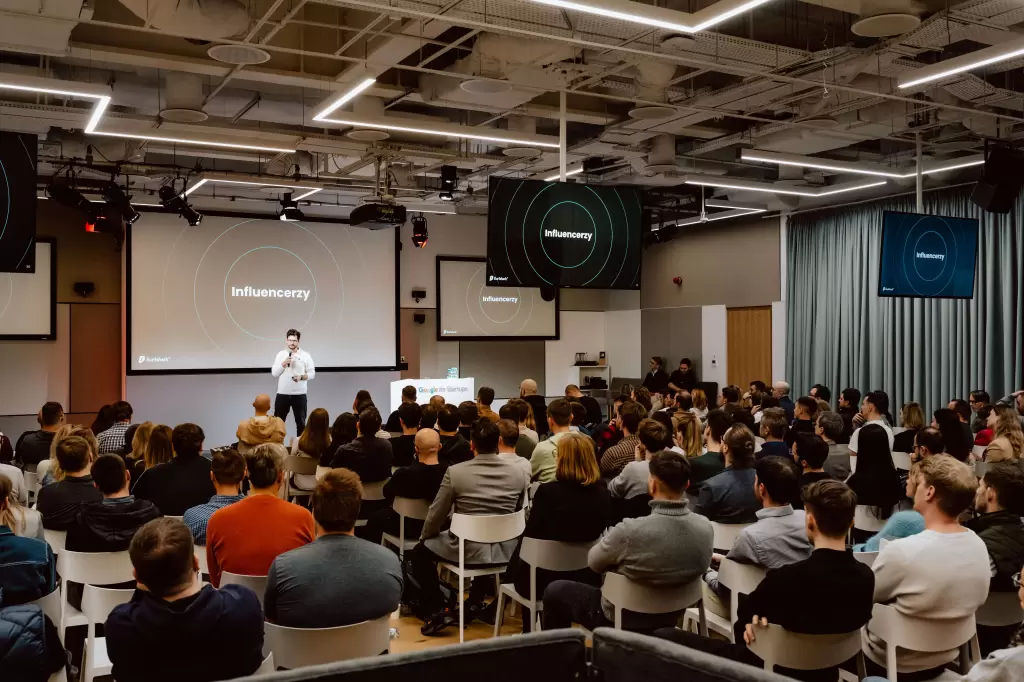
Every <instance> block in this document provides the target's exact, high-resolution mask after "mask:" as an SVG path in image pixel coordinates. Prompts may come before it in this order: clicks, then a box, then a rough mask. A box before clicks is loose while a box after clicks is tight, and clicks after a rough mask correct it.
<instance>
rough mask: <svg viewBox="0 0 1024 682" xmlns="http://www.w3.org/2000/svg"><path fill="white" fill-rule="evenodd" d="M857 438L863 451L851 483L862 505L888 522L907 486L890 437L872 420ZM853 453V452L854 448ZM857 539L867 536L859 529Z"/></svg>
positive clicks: (850, 480) (876, 516) (859, 454)
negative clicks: (904, 487) (901, 476)
mask: <svg viewBox="0 0 1024 682" xmlns="http://www.w3.org/2000/svg"><path fill="white" fill-rule="evenodd" d="M865 400H866V399H865ZM853 435H854V438H855V439H856V440H857V447H859V448H860V451H859V452H858V453H857V470H856V471H855V472H853V475H852V476H850V478H849V479H848V480H847V483H848V484H849V486H850V488H851V489H853V492H855V493H857V500H858V502H859V503H860V504H861V505H863V506H867V507H871V510H870V513H871V514H872V515H873V516H875V518H878V519H888V518H889V517H890V516H892V513H893V511H894V507H895V506H896V505H897V504H898V503H899V501H900V500H901V499H903V486H902V484H901V483H900V475H899V472H897V471H896V466H895V465H894V464H893V462H892V451H891V450H890V445H889V442H890V440H889V436H888V434H887V433H886V429H885V428H883V427H882V426H881V425H880V424H878V423H876V422H875V421H869V422H868V423H866V424H865V425H864V426H862V427H861V428H859V429H857V431H856V432H854V434H853ZM850 451H851V452H853V447H852V445H851V448H850ZM859 536H860V537H859ZM854 537H855V538H857V539H862V537H863V536H862V535H860V533H859V531H858V530H857V529H856V528H855V529H854Z"/></svg>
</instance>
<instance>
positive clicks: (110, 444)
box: [96, 400, 132, 455]
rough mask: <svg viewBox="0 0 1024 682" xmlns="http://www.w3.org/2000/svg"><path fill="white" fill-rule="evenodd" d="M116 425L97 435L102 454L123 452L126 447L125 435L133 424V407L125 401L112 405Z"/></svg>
mask: <svg viewBox="0 0 1024 682" xmlns="http://www.w3.org/2000/svg"><path fill="white" fill-rule="evenodd" d="M112 410H113V419H114V423H113V424H111V425H110V426H109V427H108V428H107V429H106V430H104V431H99V432H97V433H96V440H97V441H98V442H99V445H100V454H101V455H105V454H108V453H111V452H114V453H116V452H121V451H122V450H123V449H124V446H125V438H124V434H125V432H126V431H127V430H128V427H129V426H131V423H132V406H131V405H130V404H128V403H127V402H125V401H124V400H118V401H117V402H116V403H114V404H113V405H112Z"/></svg>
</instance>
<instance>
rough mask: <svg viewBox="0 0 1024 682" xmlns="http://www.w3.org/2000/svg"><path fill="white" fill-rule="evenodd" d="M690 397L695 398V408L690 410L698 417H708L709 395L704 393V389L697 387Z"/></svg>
mask: <svg viewBox="0 0 1024 682" xmlns="http://www.w3.org/2000/svg"><path fill="white" fill-rule="evenodd" d="M690 398H692V399H693V408H692V409H691V410H690V412H693V414H694V415H696V417H697V418H698V419H707V416H708V397H707V395H705V394H704V391H703V390H702V389H699V388H695V389H693V391H692V392H691V393H690Z"/></svg>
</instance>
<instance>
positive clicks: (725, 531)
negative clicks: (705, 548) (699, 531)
mask: <svg viewBox="0 0 1024 682" xmlns="http://www.w3.org/2000/svg"><path fill="white" fill-rule="evenodd" d="M752 525H754V524H752V523H718V522H717V521H712V522H711V529H712V530H713V531H714V533H715V540H714V547H715V549H716V550H719V551H722V552H728V551H729V549H730V548H732V546H733V543H735V542H736V538H738V537H739V536H740V533H742V532H743V529H744V528H747V527H748V526H752Z"/></svg>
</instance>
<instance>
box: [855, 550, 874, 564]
mask: <svg viewBox="0 0 1024 682" xmlns="http://www.w3.org/2000/svg"><path fill="white" fill-rule="evenodd" d="M853 558H854V559H856V560H857V561H859V562H861V563H862V564H865V565H866V566H868V567H871V566H874V565H875V559H877V558H878V552H854V553H853Z"/></svg>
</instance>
